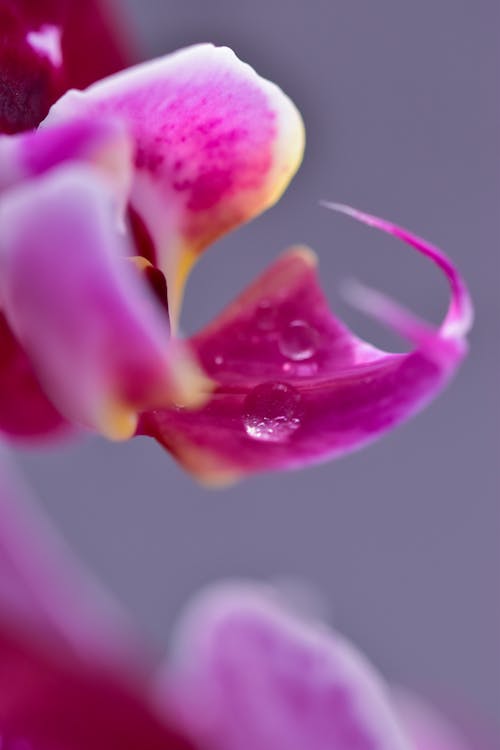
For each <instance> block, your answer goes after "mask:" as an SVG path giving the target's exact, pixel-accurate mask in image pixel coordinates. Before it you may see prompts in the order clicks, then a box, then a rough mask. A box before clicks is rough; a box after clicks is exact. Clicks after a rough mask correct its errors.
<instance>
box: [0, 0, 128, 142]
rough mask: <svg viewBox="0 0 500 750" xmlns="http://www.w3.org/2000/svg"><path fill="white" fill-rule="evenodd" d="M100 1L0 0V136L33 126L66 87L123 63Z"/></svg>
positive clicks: (119, 41)
mask: <svg viewBox="0 0 500 750" xmlns="http://www.w3.org/2000/svg"><path fill="white" fill-rule="evenodd" d="M115 26H116V24H115V23H114V22H113V19H112V18H111V15H110V12H109V9H108V8H107V7H106V3H105V2H101V1H100V0H85V2H75V1H74V0H0V132H4V133H16V132H18V131H21V130H29V129H31V128H34V127H36V126H37V125H38V124H39V123H40V122H41V121H42V120H43V118H44V117H45V116H46V114H47V112H48V110H49V107H50V106H51V104H52V103H53V102H54V101H55V100H56V99H57V98H58V97H59V96H60V95H61V94H62V93H63V92H64V91H66V90H67V89H68V88H70V87H73V86H75V87H83V86H87V85H88V84H90V83H92V82H93V81H95V80H97V79H98V78H101V77H102V76H105V75H109V74H110V73H114V72H116V71H117V70H119V69H121V68H122V67H124V66H125V65H126V64H127V63H128V60H127V53H126V51H125V44H124V43H123V40H122V39H121V38H120V34H119V33H118V30H117V29H116V28H115Z"/></svg>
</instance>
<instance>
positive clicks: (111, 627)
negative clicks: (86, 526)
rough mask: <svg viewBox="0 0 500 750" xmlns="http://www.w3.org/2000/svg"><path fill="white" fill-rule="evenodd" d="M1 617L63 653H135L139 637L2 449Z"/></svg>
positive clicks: (118, 656) (117, 656)
mask: <svg viewBox="0 0 500 750" xmlns="http://www.w3.org/2000/svg"><path fill="white" fill-rule="evenodd" d="M0 620H1V621H3V622H4V623H5V622H6V621H9V622H11V623H18V624H22V627H23V628H25V629H26V630H27V631H30V632H33V633H35V632H37V633H38V634H39V635H40V637H43V638H44V639H45V640H47V641H50V642H53V643H54V645H55V646H56V647H57V648H58V649H59V650H60V651H64V652H68V653H69V652H71V653H73V654H78V655H79V656H80V657H82V658H90V657H91V656H93V657H98V658H99V659H100V660H101V661H107V662H111V661H113V662H114V661H118V660H119V661H123V660H124V658H125V657H126V658H129V657H130V659H132V657H133V654H134V652H136V651H138V648H137V644H138V642H139V639H138V637H137V634H136V633H135V630H134V628H133V627H132V626H131V624H130V623H129V621H128V618H127V617H126V615H125V614H124V613H123V612H122V610H121V608H120V607H119V606H118V605H117V604H116V603H115V602H114V601H113V600H112V599H111V597H110V596H109V595H108V594H107V593H105V592H104V591H103V589H102V588H101V587H100V586H99V585H98V584H97V583H96V582H95V581H94V580H93V579H92V578H91V577H90V576H89V575H88V574H86V573H85V572H84V571H83V570H82V568H81V566H80V564H79V563H78V562H77V561H76V560H75V558H74V557H73V555H72V554H71V552H70V550H69V548H68V547H67V545H66V544H65V543H64V541H63V540H62V539H61V538H60V537H59V536H58V535H57V534H56V532H55V531H54V529H53V528H52V526H51V524H50V523H49V521H48V520H47V519H46V518H45V517H44V515H43V514H42V513H41V512H40V510H38V509H37V507H36V505H35V503H33V502H32V501H31V497H30V493H29V491H28V489H27V488H26V486H25V485H24V483H23V482H22V481H21V480H20V478H19V477H18V476H17V473H16V472H15V471H14V468H13V466H12V464H11V462H8V460H7V456H5V455H4V454H3V452H0ZM0 629H1V626H0ZM0 662H1V660H0ZM0 672H1V667H0ZM0 693H1V691H0ZM0 703H1V701H0Z"/></svg>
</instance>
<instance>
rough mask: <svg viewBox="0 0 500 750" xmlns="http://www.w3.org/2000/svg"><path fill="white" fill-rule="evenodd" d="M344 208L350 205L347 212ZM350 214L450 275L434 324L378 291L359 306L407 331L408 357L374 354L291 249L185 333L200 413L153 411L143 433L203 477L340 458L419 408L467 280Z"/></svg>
mask: <svg viewBox="0 0 500 750" xmlns="http://www.w3.org/2000/svg"><path fill="white" fill-rule="evenodd" d="M349 210H350V209H349ZM352 213H353V214H354V215H356V217H357V218H359V219H361V220H364V221H367V222H370V223H372V224H373V225H376V226H378V227H379V228H381V229H385V230H386V231H390V232H392V233H393V234H395V235H397V236H399V237H401V238H402V239H405V240H406V241H407V242H409V244H411V245H413V246H414V247H415V248H416V249H417V250H418V251H419V252H422V253H423V254H424V255H427V256H428V257H429V258H431V260H433V261H434V262H435V263H436V264H437V265H438V266H439V267H440V268H441V269H442V270H443V271H444V272H445V274H446V276H447V277H448V279H449V281H450V285H451V291H452V301H451V305H450V310H449V313H448V315H447V317H446V320H445V322H444V323H443V326H442V327H441V328H439V329H438V330H434V329H433V328H432V327H431V326H430V325H428V324H426V323H423V322H422V321H420V320H418V319H417V318H415V316H413V315H412V314H410V313H409V312H407V311H406V310H404V309H403V308H402V307H400V306H399V305H397V304H396V303H394V302H391V301H389V300H388V299H387V298H385V297H383V296H382V295H380V294H379V293H376V292H373V291H371V290H366V289H364V288H362V287H359V288H357V289H356V290H354V291H355V294H353V295H352V296H353V297H354V298H355V300H354V301H355V302H356V304H358V306H361V307H363V308H364V309H365V310H366V311H367V312H369V313H370V314H372V315H374V316H376V317H378V318H379V319H381V320H382V321H383V322H385V323H386V324H388V325H390V326H391V327H392V328H394V329H395V330H397V331H398V332H400V333H402V334H403V335H405V336H406V337H407V338H409V339H410V340H411V341H412V342H413V343H414V345H415V348H414V350H413V351H411V352H410V353H408V354H389V353H386V352H382V351H379V350H377V349H375V348H374V347H372V346H370V345H369V344H367V343H365V342H363V341H361V340H360V339H359V338H357V337H356V336H354V335H353V334H352V333H350V332H349V331H348V330H347V329H346V328H345V326H344V325H343V324H342V323H341V322H339V321H338V320H337V319H336V318H335V317H334V316H333V315H332V314H331V313H330V311H329V309H328V304H327V302H326V300H325V297H324V295H323V293H322V291H321V289H320V287H319V285H318V281H317V276H316V263H315V258H314V255H313V254H312V253H311V251H307V250H303V249H298V250H292V251H290V252H289V253H287V254H285V255H284V256H283V257H282V258H281V259H280V260H278V261H277V262H276V263H275V264H274V265H273V266H272V267H271V268H270V269H269V270H268V271H267V273H265V274H264V275H263V277H262V278H261V279H259V280H258V281H257V282H256V283H255V284H254V285H253V286H252V287H250V289H248V290H247V291H246V292H245V293H243V295H242V296H241V297H240V298H239V299H237V300H236V301H235V302H234V303H233V304H232V305H230V306H229V308H228V309H227V310H226V311H225V312H223V313H222V314H221V315H220V316H219V318H218V319H217V320H216V321H215V322H214V323H212V325H210V326H209V327H208V328H207V329H206V330H204V331H202V332H201V333H200V334H198V335H197V336H195V337H194V338H193V339H192V342H191V343H192V345H193V347H194V350H195V352H196V353H197V354H198V357H199V359H200V361H201V362H202V364H203V366H204V367H205V370H206V372H207V373H208V375H209V376H210V377H212V378H213V379H214V380H215V381H216V382H217V384H218V387H217V388H216V390H215V392H214V395H213V397H212V399H211V400H210V401H209V402H208V403H207V405H206V406H205V407H204V408H203V409H201V410H200V411H198V412H193V413H188V412H186V411H185V410H183V409H172V410H157V411H153V412H148V413H147V414H144V415H143V417H142V421H141V424H140V432H141V433H143V434H148V435H151V436H153V437H155V438H156V439H157V440H159V442H160V443H162V444H163V445H164V446H165V447H167V448H168V449H169V450H170V451H171V452H172V453H173V454H174V455H175V456H176V457H177V458H178V459H179V460H180V461H181V463H183V464H184V466H186V467H187V468H188V469H189V470H190V471H191V472H193V473H194V474H195V475H196V476H198V477H199V478H200V479H201V480H203V481H207V482H209V483H218V482H224V481H230V480H232V479H235V478H237V477H239V476H241V475H244V474H249V473H252V472H256V471H262V470H270V469H279V468H292V467H299V466H304V465H307V464H311V463H315V462H318V461H322V460H325V459H328V458H333V457H338V456H341V455H342V454H344V453H346V452H349V451H352V450H355V449H357V448H359V447H361V446H362V445H364V444H365V443H368V442H370V441H372V440H374V439H375V438H377V437H378V436H380V435H381V434H383V433H384V432H386V431H388V430H390V429H392V428H393V427H395V426H396V425H397V424H399V423H400V422H402V421H404V420H405V419H407V418H408V417H410V416H411V415H413V414H415V413H416V412H417V411H419V410H420V409H421V408H422V407H423V406H424V405H425V404H427V403H428V402H429V401H430V400H431V399H432V398H433V397H434V396H435V395H436V394H437V393H438V392H439V390H440V389H441V388H442V387H443V386H444V385H445V384H446V383H447V382H448V381H449V379H450V377H451V376H452V375H453V373H454V372H455V370H456V368H457V366H458V364H459V362H460V361H461V359H462V358H463V356H464V355H465V352H466V343H465V341H464V335H465V333H466V331H467V329H468V327H469V325H470V321H471V307H470V302H469V298H468V294H467V291H466V289H465V286H464V284H463V282H462V280H461V279H460V277H459V275H458V273H457V271H456V270H455V269H454V268H453V266H452V264H451V262H450V261H448V259H447V258H445V256H444V255H443V254H442V253H441V252H440V251H439V250H437V249H436V248H433V247H432V246H430V245H428V244H427V243H425V242H424V241H423V240H420V239H418V238H416V237H414V236H413V235H410V234H408V233H407V232H405V231H404V230H402V229H400V228H398V227H395V226H394V225H391V224H388V223H385V222H382V221H380V220H377V219H375V218H374V217H369V216H367V215H364V214H357V213H356V212H352Z"/></svg>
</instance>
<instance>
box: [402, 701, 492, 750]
mask: <svg viewBox="0 0 500 750" xmlns="http://www.w3.org/2000/svg"><path fill="white" fill-rule="evenodd" d="M394 700H395V702H396V707H397V711H398V714H399V716H400V717H401V721H402V723H403V725H404V727H405V729H406V731H407V732H408V734H409V736H410V737H411V739H412V742H413V745H414V747H415V750H481V747H482V746H481V745H480V746H474V748H472V747H471V746H470V745H469V743H468V742H467V741H466V739H465V738H464V737H463V736H462V735H461V734H460V732H459V730H458V728H457V727H455V726H453V725H452V724H451V722H450V721H448V720H447V719H446V718H445V717H444V716H442V715H441V714H439V713H438V712H437V711H436V710H435V709H434V708H432V707H431V706H430V705H428V704H427V703H425V702H424V701H423V700H422V699H421V698H419V697H417V696H416V695H412V694H410V693H409V692H407V691H406V690H397V691H394Z"/></svg>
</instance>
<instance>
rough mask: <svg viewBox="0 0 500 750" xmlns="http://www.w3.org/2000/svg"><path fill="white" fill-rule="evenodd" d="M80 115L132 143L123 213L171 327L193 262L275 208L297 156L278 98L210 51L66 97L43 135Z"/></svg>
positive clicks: (299, 131) (296, 123)
mask: <svg viewBox="0 0 500 750" xmlns="http://www.w3.org/2000/svg"><path fill="white" fill-rule="evenodd" d="M80 115H85V116H87V115H91V116H96V117H100V116H106V115H112V116H114V117H119V118H121V119H122V121H123V122H124V123H126V125H127V128H128V130H129V132H131V133H132V134H133V136H134V137H135V142H136V158H135V165H136V173H135V182H134V187H133V191H132V205H133V208H134V209H135V210H136V211H137V212H138V214H139V215H140V216H141V218H142V220H143V221H144V222H145V225H146V227H147V229H148V231H149V233H150V235H151V237H152V239H153V242H154V245H155V248H156V264H157V265H159V266H160V268H161V269H162V270H163V271H164V272H165V273H166V275H167V281H168V286H169V298H170V307H171V310H172V311H173V313H174V318H176V316H177V311H178V307H179V304H180V299H181V294H182V288H183V285H184V281H185V278H186V275H187V273H188V271H189V269H190V267H191V265H192V263H193V262H194V260H195V259H196V257H197V255H198V254H199V253H200V252H201V251H202V250H203V249H204V248H205V247H206V246H207V245H208V244H209V243H211V242H213V241H214V240H215V239H217V237H219V236H220V235H222V234H223V233H225V232H227V231H229V230H230V229H233V228H234V227H236V226H238V225H239V224H241V223H242V222H244V221H247V220H249V219H251V218H252V217H254V216H255V215H256V214H258V213H260V212H261V211H263V210H264V209H265V208H268V207H269V206H270V205H272V204H273V203H274V202H275V201H276V200H277V199H278V198H279V196H280V195H281V193H282V192H283V190H284V189H285V187H286V185H287V184H288V182H289V180H290V178H291V177H292V176H293V174H294V172H295V171H296V169H297V167H298V165H299V163H300V160H301V158H302V151H303V146H304V131H303V125H302V120H301V118H300V115H299V113H298V111H297V110H296V108H295V107H294V105H293V104H292V102H291V101H290V100H289V99H288V98H287V97H286V96H285V95H284V94H283V92H282V91H281V90H280V89H279V88H278V87H277V86H275V85H273V84H271V83H270V82H268V81H266V80H264V79H262V78H261V77H260V76H258V75H257V74H256V73H255V71H254V70H253V69H252V68H250V67H249V66H248V65H246V64H244V63H242V62H241V61H240V60H239V59H238V58H237V57H236V56H235V55H234V53H233V52H232V51H231V50H230V49H227V48H217V47H214V46H212V45H210V44H201V45H197V46H194V47H190V48H187V49H185V50H181V51H180V52H177V53H175V54H173V55H168V56H167V57H164V58H161V59H158V60H156V61H153V62H148V63H144V64H143V65H139V66H137V67H135V68H132V69H129V70H127V71H125V72H123V73H120V74H118V75H115V76H112V77H110V78H107V79H105V80H103V81H100V82H99V83H97V84H94V85H93V86H91V87H90V88H88V89H87V90H86V91H84V92H76V91H70V92H68V93H67V94H66V95H65V96H63V97H62V98H61V99H60V100H59V101H58V102H57V103H56V104H55V105H54V106H53V107H52V109H51V111H50V113H49V116H48V118H47V119H46V120H45V125H47V126H50V125H51V124H53V123H55V122H58V121H60V120H61V119H67V118H72V117H75V116H80Z"/></svg>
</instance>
